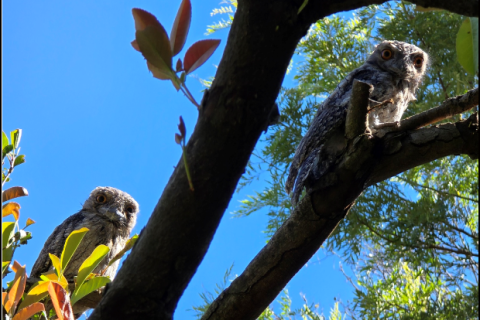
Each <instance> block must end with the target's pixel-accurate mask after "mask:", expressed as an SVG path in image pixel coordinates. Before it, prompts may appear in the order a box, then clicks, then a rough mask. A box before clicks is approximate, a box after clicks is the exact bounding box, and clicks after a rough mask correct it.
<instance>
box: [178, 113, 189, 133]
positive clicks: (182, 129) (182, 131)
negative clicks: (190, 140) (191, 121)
mask: <svg viewBox="0 0 480 320" xmlns="http://www.w3.org/2000/svg"><path fill="white" fill-rule="evenodd" d="M178 130H179V131H180V133H181V135H182V138H184V137H185V136H186V135H187V129H185V122H183V118H182V116H180V124H179V125H178Z"/></svg>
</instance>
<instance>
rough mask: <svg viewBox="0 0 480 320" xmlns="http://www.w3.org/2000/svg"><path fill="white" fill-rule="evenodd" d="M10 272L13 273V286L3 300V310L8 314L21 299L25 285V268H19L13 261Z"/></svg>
mask: <svg viewBox="0 0 480 320" xmlns="http://www.w3.org/2000/svg"><path fill="white" fill-rule="evenodd" d="M11 268H12V270H13V271H15V278H14V279H13V284H12V286H11V287H10V290H9V291H8V295H7V298H6V299H5V300H6V301H5V304H4V306H5V310H6V311H7V312H10V311H11V310H15V308H16V307H17V304H18V302H19V301H20V299H21V298H22V295H23V291H24V290H25V284H26V283H27V275H26V272H25V266H23V267H22V266H21V265H20V264H19V263H18V262H17V261H14V263H13V266H11Z"/></svg>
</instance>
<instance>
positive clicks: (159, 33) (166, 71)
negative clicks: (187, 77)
mask: <svg viewBox="0 0 480 320" xmlns="http://www.w3.org/2000/svg"><path fill="white" fill-rule="evenodd" d="M135 39H136V40H137V44H138V47H139V48H140V52H141V53H142V55H143V56H144V58H145V59H147V61H148V62H149V63H150V64H152V65H153V66H154V67H156V68H157V69H158V70H157V72H158V74H157V75H156V77H158V78H160V79H171V78H172V77H173V76H174V72H173V70H172V52H171V51H170V41H169V40H168V36H167V33H166V31H165V29H163V27H161V28H160V27H157V26H147V27H146V28H145V29H143V30H137V31H136V32H135Z"/></svg>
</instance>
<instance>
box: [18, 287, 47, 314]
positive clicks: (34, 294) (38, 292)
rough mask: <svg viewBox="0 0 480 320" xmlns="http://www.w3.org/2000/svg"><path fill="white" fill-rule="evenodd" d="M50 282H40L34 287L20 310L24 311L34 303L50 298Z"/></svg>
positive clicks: (21, 304)
mask: <svg viewBox="0 0 480 320" xmlns="http://www.w3.org/2000/svg"><path fill="white" fill-rule="evenodd" d="M49 283H50V281H39V282H38V284H36V285H35V286H34V287H32V288H31V289H30V291H29V292H28V293H27V295H26V296H25V297H24V299H23V301H22V303H20V306H19V307H18V308H19V309H23V308H25V307H27V306H29V305H31V304H32V303H35V302H38V301H40V300H42V299H43V298H45V297H46V296H48V285H49Z"/></svg>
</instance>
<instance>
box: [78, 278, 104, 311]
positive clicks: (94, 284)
mask: <svg viewBox="0 0 480 320" xmlns="http://www.w3.org/2000/svg"><path fill="white" fill-rule="evenodd" d="M109 282H110V279H109V278H107V277H95V278H93V279H92V280H88V281H87V282H85V283H84V284H83V285H82V286H81V287H80V289H79V290H78V291H77V290H75V292H74V293H73V294H72V305H73V304H75V303H76V302H77V301H79V300H80V299H82V298H83V297H85V296H86V295H87V294H89V293H91V292H93V291H95V290H98V289H100V288H101V287H103V286H105V285H106V284H107V283H109Z"/></svg>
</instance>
